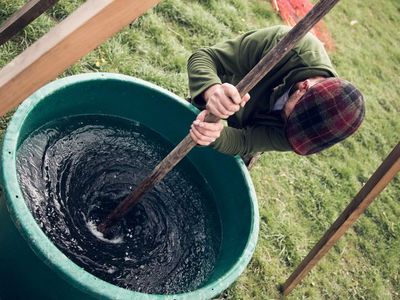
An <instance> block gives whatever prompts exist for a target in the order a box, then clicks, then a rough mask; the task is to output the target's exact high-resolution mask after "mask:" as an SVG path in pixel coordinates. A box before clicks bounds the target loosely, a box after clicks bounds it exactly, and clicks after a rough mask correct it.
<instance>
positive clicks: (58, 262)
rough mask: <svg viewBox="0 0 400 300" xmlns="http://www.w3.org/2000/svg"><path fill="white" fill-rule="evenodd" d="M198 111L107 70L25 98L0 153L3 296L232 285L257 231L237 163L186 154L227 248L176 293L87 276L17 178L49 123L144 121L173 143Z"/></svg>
mask: <svg viewBox="0 0 400 300" xmlns="http://www.w3.org/2000/svg"><path fill="white" fill-rule="evenodd" d="M197 113H198V110H197V109H196V108H194V107H193V106H192V105H190V104H189V103H187V102H186V101H184V100H182V99H180V98H179V97H177V96H176V95H174V94H172V93H170V92H168V91H166V90H164V89H162V88H160V87H157V86H156V85H153V84H150V83H148V82H145V81H142V80H139V79H136V78H132V77H129V76H124V75H118V74H108V73H95V74H82V75H77V76H71V77H67V78H64V79H60V80H57V81H54V82H52V83H50V84H48V85H46V86H45V87H43V88H42V89H40V90H38V91H37V92H36V93H34V94H33V95H32V96H31V97H29V98H28V99H27V100H25V101H24V102H23V103H22V104H21V105H20V107H19V108H18V110H17V111H16V113H15V114H14V116H13V118H12V120H11V122H10V123H9V126H8V128H7V131H6V133H5V136H4V140H3V145H2V150H1V155H2V157H1V188H2V193H1V200H0V299H1V300H17V299H42V300H46V299H68V300H71V299H79V300H81V299H210V298H212V297H214V296H216V295H218V294H219V293H221V292H222V291H224V290H225V289H226V288H227V287H228V286H229V285H231V284H232V283H233V282H234V281H235V280H236V279H237V278H238V276H239V275H240V274H241V273H242V271H243V270H244V269H245V268H246V266H247V264H248V262H249V261H250V258H251V256H252V254H253V251H254V248H255V245H256V241H257V234H258V208H257V200H256V195H255V192H254V188H253V185H252V183H251V179H250V176H249V174H248V172H247V170H246V168H245V166H244V164H243V162H242V161H241V160H240V159H238V158H233V157H229V156H226V155H223V154H220V153H218V152H216V151H214V150H212V149H208V148H204V147H203V148H202V147H196V148H195V149H193V150H192V151H191V152H190V153H189V155H188V158H189V160H190V161H191V163H192V164H193V165H194V166H195V167H196V169H197V170H198V172H199V173H200V174H201V175H202V176H203V177H204V178H205V179H206V180H207V182H208V184H209V185H210V187H211V189H212V190H213V192H214V195H215V198H216V199H217V200H216V206H217V209H218V213H219V215H220V219H221V224H222V245H221V250H220V253H219V256H218V259H217V262H216V266H215V270H214V272H213V273H212V275H211V277H210V278H209V279H208V281H207V282H206V283H205V284H204V285H203V286H201V287H200V288H198V289H196V290H194V291H191V292H188V293H182V294H177V295H154V294H143V293H139V292H133V291H130V290H127V289H123V288H120V287H117V286H115V285H112V284H110V283H108V282H105V281H103V280H101V279H99V278H96V277H95V276H94V275H91V274H90V273H88V272H86V271H84V270H83V269H82V268H80V267H79V266H78V265H76V264H75V263H73V262H72V261H71V260H69V259H68V258H67V257H66V256H65V255H64V254H63V253H62V252H61V251H60V250H58V248H56V246H54V245H53V244H52V242H51V241H50V240H49V239H48V238H47V237H46V235H45V234H44V233H43V232H42V231H41V229H40V227H39V225H37V224H36V222H35V220H34V218H33V216H32V215H31V214H30V211H29V209H28V207H27V206H26V204H25V201H24V199H23V196H22V193H21V190H20V186H19V184H18V180H17V173H16V154H17V149H18V147H19V145H20V144H21V142H22V141H23V140H24V139H25V138H26V137H27V136H28V135H29V134H30V133H31V132H32V131H34V130H35V129H37V128H39V127H40V126H42V125H43V124H45V123H47V122H49V121H51V120H54V119H57V118H60V117H65V116H71V115H79V114H102V115H104V114H105V115H111V116H119V117H123V118H128V119H131V120H136V121H138V122H140V123H142V124H143V125H145V126H147V127H149V128H150V129H152V130H154V131H156V132H157V133H159V134H160V135H161V136H163V137H164V138H165V139H166V140H168V141H169V142H171V143H172V144H175V145H176V144H177V143H179V142H180V141H181V140H182V139H183V137H185V136H186V135H187V133H188V129H189V128H190V124H191V122H192V121H193V120H194V118H195V116H196V114H197Z"/></svg>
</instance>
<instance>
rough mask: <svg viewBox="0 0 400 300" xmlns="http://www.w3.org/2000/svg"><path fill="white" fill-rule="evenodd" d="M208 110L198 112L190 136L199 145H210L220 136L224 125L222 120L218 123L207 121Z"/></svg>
mask: <svg viewBox="0 0 400 300" xmlns="http://www.w3.org/2000/svg"><path fill="white" fill-rule="evenodd" d="M206 114H207V111H206V110H203V111H202V112H201V113H199V114H198V116H197V118H196V120H194V121H193V123H192V126H191V129H190V136H191V137H192V140H193V141H195V142H196V143H197V144H198V145H201V146H208V145H210V144H211V143H212V142H214V141H215V140H216V139H217V138H219V136H220V134H221V131H222V129H223V128H224V125H223V124H222V122H221V121H219V122H217V123H206V122H204V118H205V117H206Z"/></svg>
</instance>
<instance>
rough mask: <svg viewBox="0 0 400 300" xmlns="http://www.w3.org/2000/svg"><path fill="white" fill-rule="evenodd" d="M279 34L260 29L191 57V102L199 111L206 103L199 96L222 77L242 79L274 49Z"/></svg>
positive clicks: (189, 71) (188, 66)
mask: <svg viewBox="0 0 400 300" xmlns="http://www.w3.org/2000/svg"><path fill="white" fill-rule="evenodd" d="M278 31H279V30H272V32H271V29H262V30H256V31H250V32H247V33H245V34H243V35H241V36H239V37H237V38H235V39H231V40H228V41H225V42H222V43H218V44H216V45H215V46H212V47H209V48H203V49H200V50H198V51H196V52H195V53H193V54H192V55H191V56H190V58H189V60H188V65H187V68H188V77H189V89H190V94H191V97H192V102H193V104H194V105H195V106H197V107H199V108H200V109H202V108H204V106H205V101H204V99H202V97H201V93H202V92H203V91H204V90H206V89H207V88H208V87H210V86H211V85H214V84H218V83H222V82H223V78H224V77H225V76H227V77H231V76H232V75H234V76H235V77H237V78H241V77H244V76H245V75H246V74H247V73H248V72H249V71H250V70H251V69H252V68H253V67H254V66H255V65H256V64H257V63H258V62H259V60H260V59H261V57H262V55H263V53H265V52H267V51H266V49H269V48H271V47H273V45H275V43H276V41H275V38H276V35H277V34H278Z"/></svg>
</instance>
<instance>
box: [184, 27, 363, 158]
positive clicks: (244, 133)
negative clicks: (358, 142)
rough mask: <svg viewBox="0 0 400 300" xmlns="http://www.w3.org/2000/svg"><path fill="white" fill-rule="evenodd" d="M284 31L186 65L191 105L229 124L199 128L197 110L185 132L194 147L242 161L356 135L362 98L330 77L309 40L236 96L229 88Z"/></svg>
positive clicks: (260, 33)
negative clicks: (248, 91)
mask: <svg viewBox="0 0 400 300" xmlns="http://www.w3.org/2000/svg"><path fill="white" fill-rule="evenodd" d="M289 30H290V28H289V27H286V26H274V27H271V28H266V29H261V30H255V31H251V32H248V33H245V34H243V35H241V36H239V37H237V38H236V39H232V40H228V41H226V42H222V43H218V44H216V45H215V46H213V47H209V48H204V49H200V50H199V51H197V52H195V53H194V54H193V55H192V56H191V57H190V58H189V61H188V75H189V88H190V92H191V101H192V103H193V104H194V105H195V106H197V107H198V108H200V109H206V110H207V111H209V112H211V113H212V114H214V115H215V116H217V117H219V118H221V119H227V123H228V126H223V124H222V123H221V122H219V123H207V122H204V117H205V115H206V111H205V110H204V111H202V112H201V113H200V114H199V116H198V117H197V118H196V120H195V121H194V122H193V124H192V127H191V130H190V134H191V137H192V138H193V140H194V141H196V142H197V144H199V145H203V146H208V145H211V147H213V148H215V149H216V150H218V151H220V152H223V153H226V154H230V155H240V156H241V157H242V158H248V157H252V156H253V155H255V154H256V153H258V152H264V151H294V152H296V153H297V154H300V155H308V154H312V153H316V152H319V151H321V150H323V149H326V148H328V147H330V146H332V145H334V144H335V143H337V142H339V141H341V140H343V139H345V138H346V137H348V136H349V135H351V134H352V133H353V132H354V131H356V130H357V128H358V127H359V126H360V124H361V122H362V120H363V118H364V114H365V108H364V101H363V97H362V95H361V93H360V92H359V91H358V90H357V89H356V88H355V87H354V86H353V85H352V84H350V83H349V82H347V81H345V80H342V79H339V78H337V74H336V72H335V70H334V69H333V67H332V63H331V61H330V59H329V57H328V55H327V53H326V51H325V49H324V47H323V45H322V43H321V42H320V41H319V40H318V39H317V38H316V37H314V36H313V35H312V34H307V35H306V37H304V38H303V39H302V40H301V41H300V42H299V43H298V44H297V45H296V46H295V47H294V48H293V49H292V50H291V51H290V52H289V53H288V54H287V55H286V56H285V57H284V58H283V59H282V60H281V61H280V62H279V63H278V64H277V65H276V66H275V67H274V68H273V70H271V71H270V72H269V74H267V75H266V76H265V77H264V78H263V79H262V80H261V81H260V82H259V83H258V84H257V85H256V86H255V87H254V88H253V89H252V90H251V91H250V93H249V94H247V95H245V96H244V97H243V98H241V97H240V95H239V93H238V91H237V89H236V88H235V85H236V84H237V83H238V82H239V81H240V80H241V79H242V78H243V77H244V76H245V75H246V74H247V73H248V72H249V71H250V70H251V69H252V68H253V67H254V66H255V65H256V64H257V63H258V62H259V61H260V59H261V58H262V57H263V56H264V55H265V54H266V53H268V52H269V51H270V50H271V49H272V48H273V47H274V46H275V45H276V44H277V43H278V42H279V40H280V39H282V37H283V36H285V34H286V33H287V32H288V31H289ZM250 99H251V100H250ZM245 162H246V161H245ZM247 163H248V161H247Z"/></svg>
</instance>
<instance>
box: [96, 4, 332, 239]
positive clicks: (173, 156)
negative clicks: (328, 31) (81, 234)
mask: <svg viewBox="0 0 400 300" xmlns="http://www.w3.org/2000/svg"><path fill="white" fill-rule="evenodd" d="M337 2H339V0H321V1H320V2H318V3H317V4H316V5H315V6H314V7H313V9H312V10H310V12H309V13H308V14H307V15H306V16H305V17H304V18H303V19H301V20H300V22H299V23H297V24H296V26H294V27H293V28H292V29H291V30H290V31H289V32H288V33H287V34H286V36H285V37H284V38H283V39H282V40H281V41H280V42H279V43H278V44H277V45H276V46H275V47H274V48H273V49H272V50H271V51H270V52H269V53H267V54H266V55H265V56H264V57H263V58H262V59H261V60H260V61H259V62H258V63H257V65H256V66H255V67H254V68H253V69H252V70H251V71H250V72H249V73H248V74H247V75H246V76H245V77H244V78H243V79H242V80H241V81H240V82H239V83H238V84H237V86H236V88H237V89H238V91H239V93H240V95H241V96H242V97H243V96H244V95H245V94H246V93H248V92H249V91H250V90H251V89H252V88H253V87H254V86H255V85H256V84H257V83H258V82H259V81H260V80H261V79H262V78H263V77H264V76H265V75H266V74H267V73H268V72H269V71H270V70H272V68H273V67H274V66H276V65H277V64H278V63H279V61H280V60H281V59H282V58H283V57H284V56H285V55H286V54H287V53H288V52H289V51H290V50H291V49H292V48H293V47H294V46H295V45H296V44H297V43H298V42H299V41H300V39H301V38H303V37H304V36H305V35H306V33H307V32H308V31H309V30H310V29H311V28H312V27H313V26H314V25H315V24H316V23H317V22H318V21H319V20H321V19H322V17H323V16H325V15H326V14H327V13H328V12H329V11H330V10H331V9H332V8H333V7H334V6H335V4H336V3H337ZM205 121H206V122H214V123H215V122H218V121H219V118H217V117H215V116H214V115H212V114H207V115H206V118H205ZM194 146H196V143H195V142H194V141H193V140H192V138H191V137H190V134H188V135H187V136H186V137H185V138H184V139H183V140H182V142H180V143H179V144H178V145H177V146H176V147H175V149H174V150H172V152H171V153H170V154H168V155H167V157H165V158H164V159H163V160H162V161H161V162H160V163H159V164H158V165H157V167H156V168H155V169H154V170H153V172H152V173H151V174H150V175H149V176H148V177H147V178H146V179H145V180H143V181H142V182H141V183H140V184H139V185H138V186H137V187H136V189H135V190H134V191H133V192H132V193H131V194H129V195H128V196H127V197H126V198H125V199H124V200H122V202H121V203H120V204H119V205H118V206H117V207H116V208H115V209H114V210H113V211H112V212H111V213H110V214H109V215H108V216H107V217H106V219H105V220H104V221H103V222H102V223H101V224H100V225H99V226H98V230H99V231H100V232H103V233H106V230H107V228H108V227H110V226H111V225H112V224H114V223H115V222H116V221H117V220H119V219H121V218H122V217H123V216H124V215H126V214H127V213H128V212H129V210H130V209H131V208H132V207H133V206H134V205H135V204H136V203H137V202H139V200H140V197H141V196H142V195H143V194H144V193H146V192H147V191H148V190H149V189H151V188H152V187H153V186H154V185H156V184H157V183H158V182H160V181H161V180H162V179H163V178H164V177H165V175H166V174H167V173H168V172H169V171H170V170H171V169H172V168H173V167H174V166H175V165H176V164H177V163H178V162H180V161H181V159H182V158H183V157H185V156H186V154H188V153H189V151H190V150H192V148H193V147H194Z"/></svg>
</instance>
